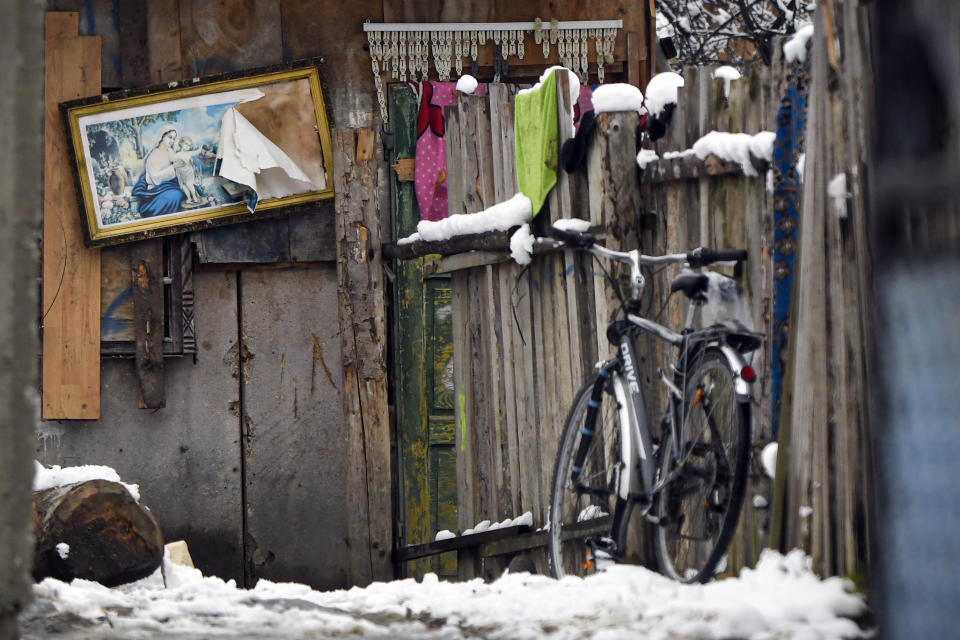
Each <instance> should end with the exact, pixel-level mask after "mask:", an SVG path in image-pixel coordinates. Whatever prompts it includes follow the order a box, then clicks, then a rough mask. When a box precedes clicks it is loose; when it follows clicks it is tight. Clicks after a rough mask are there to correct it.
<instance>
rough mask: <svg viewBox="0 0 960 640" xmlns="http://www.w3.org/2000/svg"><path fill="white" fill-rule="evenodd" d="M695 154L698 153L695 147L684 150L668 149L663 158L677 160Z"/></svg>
mask: <svg viewBox="0 0 960 640" xmlns="http://www.w3.org/2000/svg"><path fill="white" fill-rule="evenodd" d="M693 155H696V152H695V151H694V150H693V149H684V150H683V151H666V152H664V154H663V159H664V160H676V159H677V158H686V157H688V156H693Z"/></svg>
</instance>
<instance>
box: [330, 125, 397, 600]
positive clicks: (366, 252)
mask: <svg viewBox="0 0 960 640" xmlns="http://www.w3.org/2000/svg"><path fill="white" fill-rule="evenodd" d="M334 140H335V144H334V179H335V181H336V192H337V198H336V208H337V288H338V293H339V300H340V340H341V342H340V344H341V349H342V354H343V380H344V385H343V395H342V402H343V412H344V416H345V419H346V423H345V429H346V457H347V464H346V467H347V478H346V482H347V504H348V505H350V506H351V509H350V510H349V515H348V523H347V529H348V545H347V549H346V552H347V553H348V555H349V560H348V566H349V568H350V583H351V584H355V585H366V584H369V583H370V582H372V581H374V580H389V579H390V578H392V577H393V569H392V566H391V558H390V551H391V549H392V546H393V537H392V524H393V507H392V502H391V492H390V487H391V480H390V478H391V475H390V421H389V411H388V405H387V365H386V318H385V310H384V297H383V296H384V289H383V287H384V283H383V263H382V261H381V258H380V253H379V251H377V250H376V249H377V248H379V247H380V231H379V229H380V225H379V216H380V211H379V201H378V198H377V194H378V181H379V179H380V176H379V171H378V166H379V163H378V158H377V155H376V154H377V149H379V148H380V145H379V144H377V140H376V132H375V131H373V130H371V129H357V130H353V129H337V130H336V131H335V136H334Z"/></svg>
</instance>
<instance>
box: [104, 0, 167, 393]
mask: <svg viewBox="0 0 960 640" xmlns="http://www.w3.org/2000/svg"><path fill="white" fill-rule="evenodd" d="M117 13H118V22H119V31H120V59H121V65H120V80H121V82H122V83H123V86H124V87H125V88H127V89H130V88H134V87H145V86H148V85H149V84H150V68H149V60H150V57H151V55H150V47H149V42H150V40H149V31H150V30H149V28H148V24H149V23H148V18H149V16H150V14H149V12H147V11H143V10H142V7H131V6H130V5H129V4H127V3H120V6H119V7H118V9H117ZM167 55H168V56H169V55H175V60H179V50H178V51H177V52H176V54H173V53H172V52H168V53H167ZM164 79H165V80H175V79H178V78H177V77H176V76H173V77H167V78H164ZM128 255H129V272H130V278H131V285H132V288H133V333H134V358H135V368H134V371H135V372H136V376H137V387H138V390H139V397H138V405H139V407H140V408H141V409H160V408H162V407H164V406H165V405H166V380H165V376H164V362H163V337H164V335H165V333H166V332H165V331H164V295H163V240H161V239H159V238H154V239H152V240H143V241H141V242H136V243H133V244H132V245H131V246H130V252H129V254H128Z"/></svg>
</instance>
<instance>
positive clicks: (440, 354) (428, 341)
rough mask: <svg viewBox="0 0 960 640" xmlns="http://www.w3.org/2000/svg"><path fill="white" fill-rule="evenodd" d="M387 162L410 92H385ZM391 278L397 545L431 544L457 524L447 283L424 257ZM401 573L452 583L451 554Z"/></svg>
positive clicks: (397, 198) (411, 126)
mask: <svg viewBox="0 0 960 640" xmlns="http://www.w3.org/2000/svg"><path fill="white" fill-rule="evenodd" d="M388 95H389V108H390V128H391V130H392V132H393V151H392V158H393V160H392V161H391V162H396V160H397V159H400V158H413V157H414V156H415V152H416V143H417V130H416V125H417V112H418V109H419V100H418V99H417V95H416V92H415V91H414V90H413V88H412V87H410V86H409V85H406V84H398V85H393V86H391V87H390V90H389V93H388ZM390 174H391V175H390V185H391V200H392V206H391V209H392V213H393V222H394V231H395V233H396V237H397V238H402V237H404V236H407V235H409V234H411V233H413V232H414V231H416V229H417V222H418V221H419V220H420V214H419V209H418V207H417V199H416V195H415V193H414V186H413V182H401V181H399V180H398V179H397V174H396V172H394V171H391V172H390ZM396 269H397V270H396V276H397V277H396V280H395V291H394V293H395V302H396V304H395V305H394V309H395V312H394V316H395V326H394V329H395V333H394V335H395V336H396V342H395V351H394V362H395V372H396V377H395V380H396V402H397V440H398V458H399V471H400V477H399V483H398V484H399V494H400V509H399V512H400V513H399V520H400V522H399V524H400V543H401V544H418V543H422V542H430V541H431V540H433V539H434V537H435V536H436V533H437V531H441V530H443V529H449V530H454V529H455V528H456V526H457V485H456V475H457V455H456V449H455V447H454V435H455V432H454V418H453V411H454V405H453V395H454V394H453V361H452V358H453V343H452V332H453V327H452V307H451V293H450V278H449V277H446V276H441V277H432V278H426V279H425V278H424V276H423V259H415V260H405V261H401V262H399V263H398V264H397V266H396ZM404 571H405V572H406V573H407V574H408V575H411V576H416V577H420V576H422V575H423V574H424V573H426V572H428V571H432V572H434V573H437V574H438V575H439V576H440V577H448V578H456V576H457V560H456V554H455V553H452V552H451V553H447V554H443V555H442V556H434V557H430V558H425V559H422V560H416V561H411V562H410V563H408V566H407V567H404Z"/></svg>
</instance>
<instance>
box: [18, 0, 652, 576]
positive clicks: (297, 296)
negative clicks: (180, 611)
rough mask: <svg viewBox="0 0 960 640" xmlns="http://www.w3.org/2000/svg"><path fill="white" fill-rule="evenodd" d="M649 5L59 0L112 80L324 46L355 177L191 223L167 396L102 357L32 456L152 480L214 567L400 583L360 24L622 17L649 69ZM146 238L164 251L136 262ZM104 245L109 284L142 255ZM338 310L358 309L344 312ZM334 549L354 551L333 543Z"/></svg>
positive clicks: (376, 179) (377, 191) (150, 491)
mask: <svg viewBox="0 0 960 640" xmlns="http://www.w3.org/2000/svg"><path fill="white" fill-rule="evenodd" d="M651 6H652V3H650V2H646V1H643V2H631V3H618V2H610V1H608V0H603V1H600V0H597V1H592V2H572V3H565V4H564V5H563V6H562V7H554V6H553V3H548V2H532V1H523V2H512V3H507V2H497V3H492V4H491V3H489V2H485V3H480V2H473V1H466V0H459V1H456V2H442V1H438V2H428V3H420V2H409V1H396V2H393V1H382V0H359V1H357V2H350V3H333V2H323V3H316V2H307V1H305V0H282V1H281V2H272V1H268V0H225V1H223V2H217V3H210V2H203V1H201V0H152V1H151V2H149V3H145V4H138V3H126V2H119V3H118V2H113V1H111V0H93V1H90V0H50V1H49V2H48V3H47V9H48V10H49V11H57V12H75V13H76V14H78V19H79V35H81V36H91V35H95V36H99V38H100V41H101V45H102V49H101V52H102V53H101V56H100V73H99V75H100V77H99V86H100V87H102V90H103V91H110V90H113V89H127V88H136V87H143V86H148V85H153V84H158V83H166V82H170V81H175V80H181V79H183V78H192V77H198V76H207V75H211V74H216V73H220V72H232V71H239V70H244V69H249V68H255V67H261V66H265V65H270V64H276V63H282V62H284V61H291V60H297V59H302V58H308V57H315V56H321V57H323V59H324V62H323V64H322V66H321V76H322V81H323V90H324V97H325V100H326V103H327V106H328V110H329V111H330V114H331V116H332V124H333V126H334V127H336V128H337V131H338V132H340V134H338V135H335V136H334V139H335V142H334V146H335V149H334V152H335V157H336V158H337V162H338V163H339V164H338V166H337V167H336V168H335V170H336V171H337V172H338V173H337V176H335V177H336V178H337V179H338V180H343V181H344V182H342V184H350V185H351V188H350V193H349V194H348V197H346V198H345V199H341V198H339V195H340V194H339V193H338V199H337V201H336V202H334V201H326V202H324V203H321V204H318V205H317V207H316V210H315V211H311V212H306V213H301V214H298V215H293V216H289V217H284V218H278V219H274V220H265V221H259V222H255V223H249V224H243V225H237V226H233V227H223V228H218V229H214V230H210V231H205V232H201V233H195V234H192V235H191V236H190V238H189V239H190V241H191V242H192V243H194V245H195V246H196V248H197V265H196V273H195V276H194V289H195V318H196V333H197V344H198V353H197V355H196V357H195V358H189V357H188V358H183V359H169V358H168V359H167V360H166V361H165V362H164V374H163V378H162V379H161V382H162V383H163V386H161V387H160V388H159V391H160V393H161V395H160V400H161V402H157V400H156V399H154V400H152V401H148V402H147V403H146V404H151V405H152V406H154V407H158V406H160V405H165V406H163V407H162V408H155V409H153V410H141V409H138V395H141V396H142V395H144V394H143V389H142V388H138V384H137V377H138V376H137V370H135V367H134V364H133V363H132V362H130V361H128V360H113V359H108V360H103V361H102V363H101V367H100V371H101V376H102V379H101V383H100V391H101V394H100V395H101V405H100V414H99V415H100V417H99V418H98V419H90V420H82V421H80V420H57V421H55V420H49V421H45V422H42V423H41V424H40V426H39V428H38V434H39V437H38V441H37V457H38V459H39V460H41V461H42V462H44V463H47V464H62V465H64V464H71V465H72V464H107V465H110V466H113V467H114V468H116V469H117V470H118V471H119V472H120V474H121V475H122V476H123V477H124V478H126V479H128V480H130V481H133V482H138V483H139V484H140V485H141V490H142V495H143V497H144V501H145V502H146V503H147V504H148V505H150V506H151V508H152V509H153V510H154V511H155V512H156V513H157V515H158V518H159V519H160V522H161V524H162V525H163V527H164V531H165V535H166V537H167V538H168V539H170V540H172V539H177V538H184V539H186V540H187V542H188V543H189V544H190V547H191V551H192V553H193V557H194V559H195V560H196V561H197V563H198V566H199V567H200V568H201V569H202V570H203V571H204V572H206V573H215V574H217V575H220V576H222V577H224V578H235V579H237V580H238V581H240V582H241V583H242V584H248V585H249V584H252V583H253V582H255V581H256V580H257V579H258V578H260V577H267V578H270V579H283V580H298V581H302V582H307V583H310V584H312V585H314V586H319V587H334V586H344V585H347V584H350V583H364V582H368V581H369V580H371V579H375V578H379V577H389V576H388V574H389V572H390V566H389V549H390V547H391V545H392V525H393V522H392V516H393V511H392V507H391V495H390V484H391V481H390V475H391V468H390V454H389V451H390V437H391V436H390V433H389V426H390V425H389V424H388V420H387V418H386V416H388V415H389V411H388V408H387V406H386V403H387V396H386V385H387V382H386V376H385V372H386V363H385V355H384V350H383V345H384V342H385V337H384V333H385V331H384V329H383V327H384V326H385V323H384V318H383V313H384V311H383V303H384V296H383V285H382V283H380V282H379V278H380V277H381V274H380V271H381V269H380V262H379V256H378V255H377V254H378V252H375V251H374V252H367V251H366V250H365V249H369V248H375V247H376V246H377V244H378V243H379V238H380V237H381V236H382V237H384V238H386V237H389V229H390V221H389V219H388V218H389V216H388V215H386V214H385V213H384V212H385V211H386V209H385V208H384V207H383V206H382V205H383V204H384V203H385V202H386V201H387V194H386V192H385V190H384V185H386V182H387V181H386V179H385V175H386V174H385V171H386V165H385V164H384V161H383V158H382V154H381V152H380V145H381V142H380V139H379V137H378V136H376V134H375V133H374V132H375V131H376V130H377V129H378V128H379V124H380V123H379V110H378V106H377V104H376V94H375V91H374V88H373V77H372V73H371V70H370V59H369V55H368V54H367V51H366V49H365V47H366V38H365V37H364V36H363V33H362V23H363V21H364V20H371V21H373V22H381V21H399V22H405V21H418V20H424V21H481V20H524V21H527V20H532V19H533V18H535V17H541V18H544V19H545V20H548V19H550V18H552V17H553V18H558V19H561V20H569V19H611V18H622V19H623V20H624V23H625V25H624V29H625V31H626V32H628V34H629V38H626V37H625V38H624V39H623V40H622V42H621V43H618V50H617V57H618V63H619V64H621V73H622V75H623V76H624V77H626V78H629V79H632V80H635V81H638V82H639V81H640V80H642V79H643V78H645V77H646V76H645V74H646V73H647V69H648V68H649V66H650V62H651V61H650V59H649V55H648V53H647V50H648V46H647V44H648V43H649V42H650V38H649V34H648V31H649V28H650V24H651V23H650V21H649V20H648V18H647V16H648V15H650V10H651V9H650V7H651ZM537 73H539V71H538V72H537ZM371 141H372V145H373V146H372V147H371V146H369V145H370V144H371ZM351 181H354V182H356V184H357V185H362V186H363V188H359V187H357V186H356V185H354V184H352V183H351ZM345 213H349V214H350V215H349V216H345ZM344 247H346V250H344ZM140 250H143V251H144V252H145V253H144V255H145V254H146V253H149V252H155V251H156V245H148V244H143V245H142V246H138V247H133V248H130V252H131V255H133V256H137V255H141V254H140V253H138V252H139V251H140ZM103 251H104V253H103V255H104V256H106V257H105V258H104V263H105V264H112V265H115V266H114V267H110V269H120V270H121V271H120V272H119V273H117V272H112V271H111V272H110V273H105V274H102V275H101V277H102V279H103V280H104V281H107V280H110V281H111V282H113V283H115V282H116V281H117V279H118V278H123V277H125V276H124V274H123V273H122V270H123V265H125V264H127V263H128V260H129V258H127V257H126V254H123V255H120V256H110V255H109V252H110V251H117V252H123V251H125V249H105V250H103ZM116 265H119V266H116ZM364 274H366V275H364ZM338 285H339V288H340V290H341V295H340V296H339V297H338ZM344 291H345V292H346V295H345V296H344V295H342V294H343V293H344ZM344 309H349V310H350V313H351V314H353V313H354V312H356V313H357V314H358V315H357V316H356V317H357V318H360V319H359V320H356V321H347V320H345V318H346V315H345V312H344V311H343V310H344ZM338 310H339V311H340V312H339V313H338ZM353 338H357V340H355V341H353V342H349V340H351V339H353ZM378 348H379V351H378V350H377V349H378ZM156 390H157V389H156V388H154V391H156ZM358 408H359V413H355V412H354V410H355V409H358ZM345 412H346V413H345ZM344 478H346V480H345V481H344ZM358 500H359V501H362V503H363V506H362V507H361V508H357V505H358V502H357V501H358ZM291 528H293V529H294V530H302V531H305V532H306V531H309V532H310V537H309V538H306V537H304V538H302V539H297V537H296V536H290V535H289V531H290V530H291ZM338 545H343V547H344V548H346V549H348V552H347V553H346V554H337V553H329V548H333V547H336V546H338ZM321 551H324V552H323V553H321Z"/></svg>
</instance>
